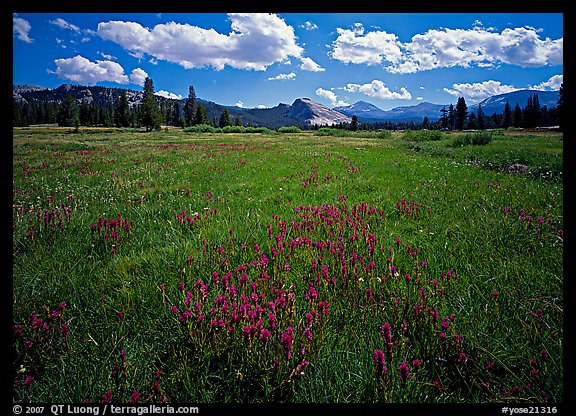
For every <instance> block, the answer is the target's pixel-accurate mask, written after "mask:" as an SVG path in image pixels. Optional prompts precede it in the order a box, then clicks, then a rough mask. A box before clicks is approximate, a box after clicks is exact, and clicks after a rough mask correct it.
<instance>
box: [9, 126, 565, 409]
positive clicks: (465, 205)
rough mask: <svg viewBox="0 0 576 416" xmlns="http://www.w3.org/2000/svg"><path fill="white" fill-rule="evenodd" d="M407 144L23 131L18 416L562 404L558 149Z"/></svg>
mask: <svg viewBox="0 0 576 416" xmlns="http://www.w3.org/2000/svg"><path fill="white" fill-rule="evenodd" d="M410 134H412V135H414V133H410ZM410 134H409V135H408V137H404V136H403V134H394V135H382V134H378V133H375V134H372V135H368V134H349V135H346V136H343V137H334V136H331V135H321V136H318V135H316V134H314V133H313V132H295V133H283V134H278V133H275V132H269V133H268V132H265V133H238V134H235V133H225V134H224V133H194V132H183V131H181V130H177V129H176V130H165V131H161V132H154V133H140V132H135V131H128V130H126V131H121V130H115V129H106V130H104V129H102V130H100V129H90V130H83V129H80V131H79V132H78V133H74V132H70V131H68V130H66V129H57V128H21V129H20V128H19V129H14V137H13V172H14V175H13V190H14V191H13V276H14V277H13V297H14V302H13V320H14V325H15V337H14V341H13V346H14V352H15V355H14V356H15V360H14V373H13V380H14V391H15V397H14V400H15V401H19V402H28V401H29V402H41V401H44V402H81V401H84V400H85V399H87V398H88V399H90V400H92V401H95V402H97V401H101V400H103V399H105V398H107V397H108V398H109V397H110V396H108V395H111V398H112V400H113V401H116V402H130V401H131V400H133V399H134V398H135V397H136V396H137V395H139V400H140V402H147V401H149V402H160V401H169V402H171V403H175V402H194V403H208V402H219V403H246V402H265V403H266V402H274V403H281V402H289V403H312V402H319V403H381V402H391V403H404V402H416V403H418V402H450V403H452V402H465V403H484V402H494V403H500V402H511V403H513V402H523V403H544V402H548V403H559V402H562V401H563V395H564V390H563V385H562V380H563V372H564V368H563V356H562V351H563V290H562V289H563V234H562V228H563V212H562V206H563V185H562V175H561V173H562V135H561V134H558V133H548V132H546V133H539V132H522V131H513V132H508V131H507V132H504V131H501V132H498V134H494V135H493V136H491V140H490V141H489V143H487V144H485V145H483V146H473V145H467V146H458V147H454V146H453V143H454V138H455V137H456V135H457V134H458V133H450V134H446V133H443V134H442V137H437V136H433V137H432V136H431V137H432V138H431V139H430V140H426V139H425V138H424V139H421V140H420V139H419V140H417V141H416V142H415V141H414V138H411V137H410ZM514 163H521V164H523V165H525V166H526V170H525V171H524V173H518V172H514V173H511V172H510V171H509V170H508V167H509V166H510V165H511V164H514ZM548 172H550V173H548ZM118 213H121V218H124V219H127V220H128V221H132V222H131V223H129V224H130V225H127V226H126V228H121V229H118V236H117V239H114V238H113V237H111V235H110V232H109V231H110V229H109V230H108V232H107V233H106V234H107V235H106V236H105V235H104V232H102V233H98V232H93V231H92V230H91V224H94V226H95V227H96V225H97V223H98V220H99V218H100V217H102V221H104V220H105V219H108V220H113V219H117V218H118ZM60 224H61V225H60ZM397 239H398V240H397ZM181 284H182V285H183V287H182V286H181ZM61 302H66V306H65V307H61V308H60V309H59V307H58V305H60V304H61ZM196 303H197V304H196ZM223 305H225V306H223ZM272 305H273V306H272ZM272 308H274V309H272ZM233 312H234V313H233ZM270 313H274V315H275V321H274V324H272V323H271V321H270V319H269V314H270ZM308 314H313V315H316V316H315V317H313V319H312V318H311V317H310V316H308V317H307V315H308ZM199 315H202V316H203V318H199ZM40 319H41V321H39V320H40ZM443 321H444V325H445V327H442V322H443ZM386 322H388V323H389V324H390V326H391V329H392V343H391V346H390V348H389V349H388V347H387V345H386V343H385V342H384V339H383V336H382V333H381V328H382V326H383V325H384V324H385V323H386ZM44 323H47V326H44ZM63 324H64V326H63ZM66 327H67V328H68V333H67V334H68V335H67V337H65V336H64V333H63V332H62V331H63V328H66ZM289 328H293V330H292V331H293V332H292V333H290V331H291V330H290V329H289ZM264 329H266V330H267V331H269V335H267V334H266V331H263V330H264ZM307 329H308V330H309V331H310V332H305V331H306V330H307ZM310 333H311V339H310V338H309V337H310ZM268 336H269V338H267V337H268ZM288 340H290V341H291V347H290V346H289V344H290V342H288ZM376 350H382V351H383V352H384V356H385V360H386V367H387V370H388V371H387V375H386V376H383V377H381V378H377V377H375V374H374V370H375V369H376V364H375V362H374V361H373V357H374V353H375V351H376ZM122 351H124V353H125V358H123V353H122ZM288 351H290V354H289V355H288V354H287V352H288ZM415 360H419V364H418V361H415ZM402 363H406V364H407V365H408V367H409V371H410V374H411V375H410V377H409V378H407V379H406V380H402V379H401V373H400V370H399V367H400V365H401V364H402ZM135 392H136V393H135Z"/></svg>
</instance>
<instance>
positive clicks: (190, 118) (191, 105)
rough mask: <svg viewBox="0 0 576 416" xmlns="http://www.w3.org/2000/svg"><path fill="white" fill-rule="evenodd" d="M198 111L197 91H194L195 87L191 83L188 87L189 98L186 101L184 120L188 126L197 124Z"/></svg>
mask: <svg viewBox="0 0 576 416" xmlns="http://www.w3.org/2000/svg"><path fill="white" fill-rule="evenodd" d="M196 112H197V104H196V92H195V91H194V87H193V86H192V85H190V87H189V88H188V98H187V99H186V102H185V103H184V121H185V123H186V125H187V126H193V125H194V124H196Z"/></svg>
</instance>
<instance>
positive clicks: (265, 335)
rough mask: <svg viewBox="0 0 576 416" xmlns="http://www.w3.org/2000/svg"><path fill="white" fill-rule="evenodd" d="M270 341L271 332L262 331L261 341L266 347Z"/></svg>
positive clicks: (267, 330)
mask: <svg viewBox="0 0 576 416" xmlns="http://www.w3.org/2000/svg"><path fill="white" fill-rule="evenodd" d="M269 339H270V330H269V329H266V328H264V329H263V330H262V331H260V340H261V341H262V342H263V343H264V345H266V344H267V343H268V340H269Z"/></svg>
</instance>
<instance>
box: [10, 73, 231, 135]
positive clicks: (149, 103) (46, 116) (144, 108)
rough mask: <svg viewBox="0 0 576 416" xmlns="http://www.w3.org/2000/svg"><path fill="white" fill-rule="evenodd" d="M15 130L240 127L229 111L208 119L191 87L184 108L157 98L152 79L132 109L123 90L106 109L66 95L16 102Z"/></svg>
mask: <svg viewBox="0 0 576 416" xmlns="http://www.w3.org/2000/svg"><path fill="white" fill-rule="evenodd" d="M13 110H14V115H13V126H14V127H22V126H29V125H33V124H58V125H59V126H63V127H78V126H103V127H132V128H142V127H144V128H145V129H146V131H152V130H158V129H159V128H160V126H161V125H169V126H177V127H188V126H194V125H198V124H207V125H212V126H214V127H225V126H231V125H236V126H238V125H241V124H242V123H241V121H240V119H239V118H238V117H236V118H235V119H234V120H233V121H232V118H231V115H230V113H229V111H228V110H227V109H224V110H223V111H222V113H221V114H220V116H219V117H218V118H216V117H214V118H212V119H209V117H208V110H207V108H206V106H205V105H203V104H201V103H199V102H197V100H196V93H195V91H194V87H193V86H192V85H191V86H190V87H189V92H188V98H187V99H186V100H185V102H184V105H181V104H180V103H179V102H178V101H177V100H172V99H167V98H164V97H160V96H157V95H155V94H154V83H153V81H152V79H151V78H149V77H148V78H146V80H145V82H144V89H143V98H142V101H141V102H140V103H139V104H137V105H134V106H130V105H129V102H128V98H127V96H126V90H122V91H121V94H120V97H119V98H118V101H117V103H116V105H114V103H113V100H110V101H109V102H108V103H107V104H106V105H100V104H98V101H97V100H95V99H93V100H91V101H90V102H89V101H87V100H85V99H82V100H81V101H80V102H78V100H77V99H76V98H74V96H73V95H72V94H71V93H67V94H65V95H64V98H63V100H62V102H57V101H48V100H42V101H36V100H32V101H30V102H29V103H26V104H24V105H21V104H19V103H18V102H16V100H13Z"/></svg>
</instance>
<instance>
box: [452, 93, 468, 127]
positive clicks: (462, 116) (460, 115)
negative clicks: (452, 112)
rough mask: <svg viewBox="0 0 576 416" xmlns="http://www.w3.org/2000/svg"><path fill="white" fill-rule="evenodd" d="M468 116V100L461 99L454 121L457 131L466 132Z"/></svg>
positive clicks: (459, 99) (457, 104) (457, 105)
mask: <svg viewBox="0 0 576 416" xmlns="http://www.w3.org/2000/svg"><path fill="white" fill-rule="evenodd" d="M467 116H468V106H467V105H466V100H465V99H464V97H460V98H458V102H457V103H456V116H455V119H454V123H455V128H456V130H464V125H465V124H464V123H465V122H466V117H467Z"/></svg>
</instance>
